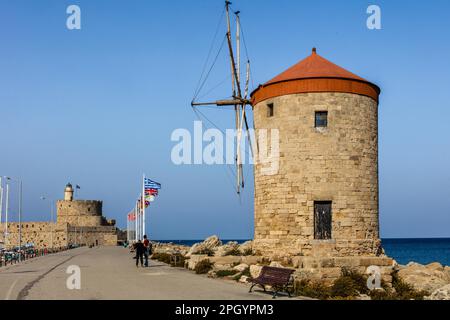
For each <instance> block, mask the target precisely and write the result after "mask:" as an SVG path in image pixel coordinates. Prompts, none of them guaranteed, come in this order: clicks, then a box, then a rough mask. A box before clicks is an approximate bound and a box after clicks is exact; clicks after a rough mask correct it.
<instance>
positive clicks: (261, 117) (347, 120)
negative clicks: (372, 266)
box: [251, 48, 380, 256]
mask: <svg viewBox="0 0 450 320" xmlns="http://www.w3.org/2000/svg"><path fill="white" fill-rule="evenodd" d="M379 94H380V89H379V88H378V87H377V86H376V85H374V84H372V83H370V82H369V81H367V80H365V79H363V78H360V77H358V76H357V75H355V74H353V73H351V72H349V71H347V70H345V69H343V68H341V67H339V66H337V65H335V64H333V63H332V62H330V61H328V60H326V59H324V58H323V57H321V56H320V55H318V54H317V52H316V49H315V48H314V49H313V50H312V54H311V55H310V56H309V57H307V58H306V59H304V60H302V61H300V62H299V63H297V64H296V65H294V66H293V67H291V68H289V69H287V70H286V71H284V72H283V73H281V74H280V75H278V76H276V77H275V78H273V79H272V80H270V81H268V82H267V83H265V84H264V85H261V86H259V87H258V88H257V89H256V90H255V91H254V92H253V93H252V94H251V101H252V105H253V115H254V121H255V129H261V128H272V129H273V128H275V129H277V130H279V137H280V141H279V150H280V157H279V170H278V173H277V174H275V175H271V176H266V175H264V174H261V165H258V164H257V165H256V166H255V232H254V242H255V248H257V249H258V250H260V251H261V252H263V253H265V254H266V253H269V254H270V253H278V254H289V255H298V254H301V255H304V256H308V255H313V256H355V255H356V256H360V255H375V254H377V251H378V250H379V222H378V96H379Z"/></svg>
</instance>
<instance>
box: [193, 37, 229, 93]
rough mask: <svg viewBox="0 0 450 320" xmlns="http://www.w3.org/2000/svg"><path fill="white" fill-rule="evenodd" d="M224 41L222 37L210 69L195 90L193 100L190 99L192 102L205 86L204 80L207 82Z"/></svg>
mask: <svg viewBox="0 0 450 320" xmlns="http://www.w3.org/2000/svg"><path fill="white" fill-rule="evenodd" d="M225 40H226V36H224V38H223V40H222V44H221V45H220V48H219V51H218V52H217V55H216V57H215V58H214V61H213V63H212V65H211V67H210V68H209V70H208V73H207V74H206V76H205V78H204V79H203V82H202V84H201V86H200V87H199V88H198V89H197V91H196V92H195V94H194V98H193V99H192V101H195V99H197V96H198V94H199V93H200V91H201V90H202V89H203V86H204V85H205V83H206V80H208V77H209V75H210V73H211V71H212V69H213V68H214V66H215V64H216V62H217V59H218V58H219V55H220V53H221V52H222V49H223V45H224V44H225Z"/></svg>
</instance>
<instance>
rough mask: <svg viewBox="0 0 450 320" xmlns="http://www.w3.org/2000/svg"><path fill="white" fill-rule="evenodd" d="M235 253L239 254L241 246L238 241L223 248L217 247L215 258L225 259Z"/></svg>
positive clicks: (231, 242)
mask: <svg viewBox="0 0 450 320" xmlns="http://www.w3.org/2000/svg"><path fill="white" fill-rule="evenodd" d="M234 252H239V244H238V243H237V242H236V241H230V242H228V243H227V244H225V245H223V246H219V247H216V252H215V254H214V255H215V256H216V257H224V256H229V255H233V253H234Z"/></svg>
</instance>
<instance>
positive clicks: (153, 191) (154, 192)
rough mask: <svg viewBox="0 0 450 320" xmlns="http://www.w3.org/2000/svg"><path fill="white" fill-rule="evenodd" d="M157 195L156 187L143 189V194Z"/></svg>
mask: <svg viewBox="0 0 450 320" xmlns="http://www.w3.org/2000/svg"><path fill="white" fill-rule="evenodd" d="M157 195H158V189H146V190H145V196H146V197H148V196H157Z"/></svg>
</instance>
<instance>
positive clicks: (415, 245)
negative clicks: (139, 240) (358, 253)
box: [157, 238, 450, 266]
mask: <svg viewBox="0 0 450 320" xmlns="http://www.w3.org/2000/svg"><path fill="white" fill-rule="evenodd" d="M157 241H158V242H163V243H174V244H180V245H186V246H192V245H193V244H194V243H198V242H202V241H203V240H157ZM228 241H237V242H238V243H244V242H245V241H248V240H245V239H238V240H237V239H229V240H222V242H223V243H226V242H228ZM382 244H383V248H384V250H385V252H386V254H387V255H388V256H389V257H391V258H394V259H395V260H396V261H397V262H398V263H399V264H408V263H409V262H411V261H414V262H417V263H421V264H428V263H431V262H440V263H441V264H442V265H447V266H450V238H411V239H382Z"/></svg>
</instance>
